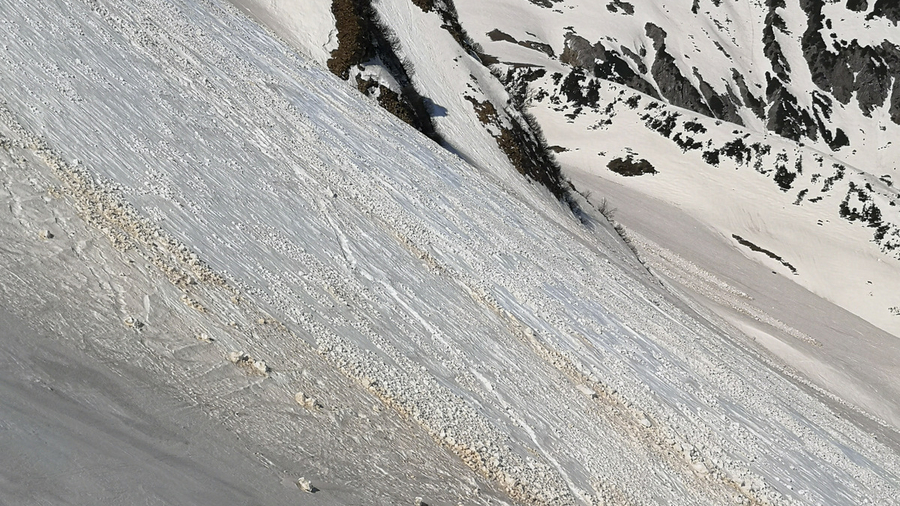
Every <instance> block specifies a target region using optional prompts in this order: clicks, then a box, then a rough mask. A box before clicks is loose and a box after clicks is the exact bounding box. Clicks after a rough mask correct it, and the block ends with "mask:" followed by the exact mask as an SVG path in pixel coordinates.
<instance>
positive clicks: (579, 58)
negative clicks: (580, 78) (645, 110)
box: [559, 32, 659, 99]
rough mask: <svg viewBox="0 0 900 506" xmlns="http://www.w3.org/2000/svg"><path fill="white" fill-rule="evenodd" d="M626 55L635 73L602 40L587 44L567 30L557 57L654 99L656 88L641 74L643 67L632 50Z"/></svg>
mask: <svg viewBox="0 0 900 506" xmlns="http://www.w3.org/2000/svg"><path fill="white" fill-rule="evenodd" d="M626 54H627V55H628V57H629V58H631V59H632V60H633V61H635V65H636V66H637V67H638V72H635V71H634V70H633V69H632V68H631V66H630V65H629V64H628V62H627V61H626V60H625V59H623V58H622V57H621V56H620V55H619V54H618V53H616V52H615V51H612V50H607V49H606V48H605V47H604V46H603V43H602V42H597V43H595V44H591V43H590V42H589V41H588V40H587V39H585V38H584V37H581V36H579V35H575V34H574V33H571V32H570V33H567V34H566V39H565V49H564V50H563V53H562V55H560V58H559V59H560V61H561V62H563V63H567V64H569V65H571V66H573V67H575V68H576V69H584V71H585V72H586V73H587V74H588V75H592V76H594V77H597V78H599V79H605V80H607V81H612V82H615V83H619V84H623V85H625V86H628V87H629V88H631V89H634V90H637V91H639V92H641V93H646V94H647V95H650V96H651V97H653V98H656V99H658V98H659V94H658V93H657V91H656V88H654V87H653V85H652V84H650V83H649V82H648V81H647V80H646V79H644V78H643V77H642V75H641V74H646V73H647V66H646V65H644V64H643V62H642V61H641V60H640V57H639V56H638V55H636V54H635V53H634V52H631V51H629V53H626Z"/></svg>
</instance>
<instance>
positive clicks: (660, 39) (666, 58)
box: [644, 23, 744, 125]
mask: <svg viewBox="0 0 900 506" xmlns="http://www.w3.org/2000/svg"><path fill="white" fill-rule="evenodd" d="M644 30H645V32H646V34H647V37H650V39H652V40H653V49H654V50H655V51H656V58H655V59H654V61H653V66H652V67H651V68H650V73H651V74H652V75H653V80H654V81H656V85H657V86H658V87H659V91H660V94H661V95H662V96H663V97H664V98H665V99H666V100H668V101H669V102H671V103H672V104H674V105H677V106H679V107H684V108H685V109H690V110H692V111H695V112H698V113H700V114H704V115H706V116H710V117H713V118H718V119H723V120H726V121H730V122H732V123H737V124H739V125H743V124H744V123H743V121H742V120H741V117H740V115H739V114H738V108H739V107H740V106H741V105H743V104H741V103H740V99H739V98H738V97H737V96H736V95H734V93H733V92H731V93H729V94H728V95H724V96H723V95H718V94H716V92H715V90H713V88H712V86H710V85H709V83H707V82H706V81H704V80H703V78H702V77H701V76H700V73H699V72H698V71H697V70H696V69H694V76H695V77H696V78H697V80H698V83H699V88H700V89H699V90H698V89H697V88H695V87H694V85H693V83H691V81H690V79H688V78H687V77H685V76H684V75H682V74H681V71H680V70H679V69H678V66H677V65H676V63H675V58H674V57H673V56H672V55H671V54H669V53H668V52H667V51H666V35H667V34H666V31H665V30H663V29H662V28H660V27H659V26H656V25H654V24H653V23H647V24H646V25H645V26H644ZM729 91H730V90H729Z"/></svg>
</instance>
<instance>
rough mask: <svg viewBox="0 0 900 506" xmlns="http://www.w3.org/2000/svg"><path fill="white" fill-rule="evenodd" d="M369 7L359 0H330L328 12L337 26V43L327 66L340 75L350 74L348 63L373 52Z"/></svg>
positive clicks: (358, 62)
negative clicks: (329, 11) (332, 15)
mask: <svg viewBox="0 0 900 506" xmlns="http://www.w3.org/2000/svg"><path fill="white" fill-rule="evenodd" d="M371 10H372V7H371V5H370V4H369V3H368V2H365V1H360V0H333V1H332V2H331V12H332V14H334V19H335V21H336V23H335V27H336V28H337V32H338V33H337V39H338V47H337V49H335V50H334V51H332V52H331V58H329V59H328V70H330V71H331V72H332V73H333V74H335V75H337V76H338V77H340V78H341V79H347V78H348V77H349V76H350V67H352V66H353V65H358V64H360V63H362V62H364V61H366V60H368V59H369V58H371V57H372V56H373V55H374V54H375V48H374V46H373V44H372V37H371V35H370V33H371V26H370V25H371V19H372V12H371Z"/></svg>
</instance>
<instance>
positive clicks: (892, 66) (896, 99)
mask: <svg viewBox="0 0 900 506" xmlns="http://www.w3.org/2000/svg"><path fill="white" fill-rule="evenodd" d="M851 4H852V5H851ZM824 5H825V4H824V2H822V0H805V1H803V2H801V7H803V9H804V10H805V11H806V13H807V16H808V18H809V22H808V25H807V29H806V32H805V33H804V34H803V38H802V39H801V45H802V48H803V56H804V58H805V59H806V61H807V64H808V65H809V70H810V73H811V74H812V78H813V82H814V83H815V84H816V86H818V87H819V88H820V89H822V90H823V91H826V92H831V94H832V95H833V96H834V98H835V99H836V100H838V101H839V102H841V103H842V104H848V103H850V101H851V100H852V99H853V96H854V93H855V94H856V100H857V103H858V105H859V108H860V110H862V112H863V114H865V115H866V116H870V115H871V113H872V111H873V110H874V109H875V108H876V107H880V106H882V105H884V103H885V101H886V100H887V99H888V97H891V104H890V112H891V120H892V121H893V122H894V123H898V124H900V94H898V93H891V87H892V82H894V83H896V81H898V80H900V49H898V47H897V46H896V45H894V44H892V43H890V42H888V41H884V42H883V43H882V44H881V45H879V46H861V45H860V44H859V42H858V41H857V40H856V39H853V40H852V41H850V42H849V43H848V42H846V41H843V40H840V41H836V40H833V41H832V42H831V43H830V44H829V43H826V41H825V39H824V38H823V36H822V30H823V29H824V28H825V27H826V25H830V21H829V20H826V19H825V16H824V14H823V13H822V9H823V7H824ZM847 7H848V8H849V9H852V10H859V11H862V10H865V7H866V2H853V1H852V0H851V2H848V5H847ZM873 17H886V18H888V19H890V20H892V21H894V22H896V21H897V20H898V19H900V4H898V3H897V2H893V1H892V2H885V1H883V0H879V1H878V2H876V4H875V6H874V9H873V11H872V13H870V14H869V16H867V18H868V19H871V18H873ZM893 87H894V89H895V90H896V89H897V86H896V84H894V85H893Z"/></svg>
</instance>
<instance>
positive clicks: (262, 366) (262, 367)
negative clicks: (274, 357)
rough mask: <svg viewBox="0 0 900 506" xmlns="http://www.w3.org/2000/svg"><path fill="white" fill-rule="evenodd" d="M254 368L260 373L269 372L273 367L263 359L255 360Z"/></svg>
mask: <svg viewBox="0 0 900 506" xmlns="http://www.w3.org/2000/svg"><path fill="white" fill-rule="evenodd" d="M253 369H255V370H256V372H258V373H260V374H268V373H269V371H271V370H272V369H270V368H269V366H268V365H266V363H265V362H264V361H262V360H254V361H253Z"/></svg>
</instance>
